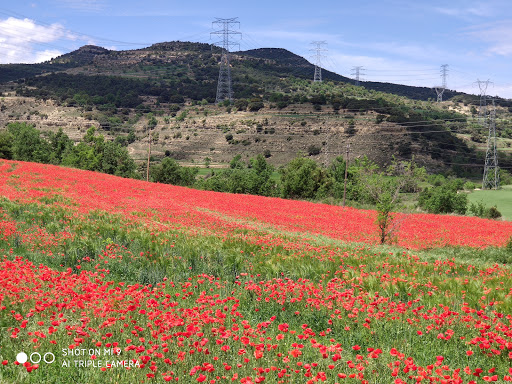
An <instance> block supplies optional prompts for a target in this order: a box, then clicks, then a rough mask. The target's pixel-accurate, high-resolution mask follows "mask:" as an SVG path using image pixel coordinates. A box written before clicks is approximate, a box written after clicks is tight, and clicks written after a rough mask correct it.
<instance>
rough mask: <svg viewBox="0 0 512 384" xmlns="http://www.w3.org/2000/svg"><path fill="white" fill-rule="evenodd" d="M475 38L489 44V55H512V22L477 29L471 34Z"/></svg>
mask: <svg viewBox="0 0 512 384" xmlns="http://www.w3.org/2000/svg"><path fill="white" fill-rule="evenodd" d="M469 35H471V36H472V37H473V38H475V39H478V40H482V41H484V42H486V43H488V44H489V47H488V49H487V53H489V54H495V55H500V56H511V55H512V40H511V39H510V36H511V35H512V20H507V21H502V22H499V23H494V24H492V25H491V24H490V25H486V26H481V27H475V28H474V30H473V31H471V32H469Z"/></svg>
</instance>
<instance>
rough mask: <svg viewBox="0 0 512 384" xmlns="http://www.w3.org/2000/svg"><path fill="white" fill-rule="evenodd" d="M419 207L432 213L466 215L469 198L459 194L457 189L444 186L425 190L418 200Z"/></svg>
mask: <svg viewBox="0 0 512 384" xmlns="http://www.w3.org/2000/svg"><path fill="white" fill-rule="evenodd" d="M418 204H419V206H420V207H421V208H422V209H424V210H426V211H427V212H430V213H458V214H461V215H464V214H465V213H466V210H467V204H468V197H467V196H466V194H464V193H457V190H455V188H453V187H450V186H447V185H444V186H441V187H434V188H425V189H424V190H423V191H422V192H421V193H420V196H419V199H418Z"/></svg>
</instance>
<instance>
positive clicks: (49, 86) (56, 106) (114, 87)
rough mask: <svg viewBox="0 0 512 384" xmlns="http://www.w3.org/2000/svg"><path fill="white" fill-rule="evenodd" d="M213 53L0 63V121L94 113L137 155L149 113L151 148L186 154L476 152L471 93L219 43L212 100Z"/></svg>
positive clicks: (197, 48) (46, 121)
mask: <svg viewBox="0 0 512 384" xmlns="http://www.w3.org/2000/svg"><path fill="white" fill-rule="evenodd" d="M221 54H222V52H221V50H220V49H219V48H217V47H213V46H211V45H209V44H202V43H191V42H180V41H174V42H164V43H157V44H153V45H151V46H149V47H146V48H142V49H134V50H126V51H113V50H107V49H105V48H101V47H97V46H92V45H87V46H84V47H82V48H80V49H78V50H76V51H73V52H70V53H67V54H65V55H62V56H60V57H57V58H54V59H52V60H50V61H48V62H46V63H42V64H34V65H3V66H0V80H2V82H3V83H4V85H3V88H4V90H5V91H7V92H5V94H6V95H10V96H11V98H6V100H5V101H4V103H3V104H2V107H1V111H0V125H2V124H6V123H8V122H10V121H14V120H15V121H27V122H30V123H32V124H35V125H36V127H38V128H40V129H41V130H55V129H57V128H58V127H63V129H64V130H65V131H66V133H67V134H68V135H69V136H70V137H74V138H80V137H82V136H83V135H84V133H85V131H86V128H87V127H88V126H90V125H94V126H96V127H98V128H99V129H100V130H101V132H102V133H103V134H104V135H106V136H107V137H108V138H110V139H112V140H114V139H116V140H120V142H121V143H123V144H124V145H128V147H129V149H130V151H131V153H132V155H133V156H134V157H135V158H136V159H138V160H140V161H143V159H144V158H145V157H147V156H146V155H145V153H146V145H147V140H148V136H147V126H148V123H149V122H150V121H151V122H153V123H155V122H156V126H154V133H157V134H158V135H154V136H153V138H154V137H155V136H156V137H157V140H156V143H155V145H154V146H153V152H152V153H153V156H156V157H158V156H164V153H170V154H172V156H173V157H176V158H179V159H182V160H183V161H186V162H191V163H192V162H194V163H197V162H203V161H204V160H205V159H207V158H209V159H211V160H213V162H214V163H217V164H218V165H219V166H223V164H226V163H227V162H229V160H230V158H232V157H233V156H234V155H235V154H239V153H244V154H245V156H246V157H251V156H254V155H256V154H258V153H263V152H265V153H266V154H267V155H268V156H269V157H270V160H271V162H273V163H274V164H275V165H278V166H279V165H282V164H284V163H286V162H287V161H289V160H290V159H291V158H293V157H294V156H296V155H297V153H303V154H309V155H310V156H312V157H313V158H315V159H316V160H317V161H321V162H323V163H325V164H327V163H329V162H330V161H332V159H333V158H334V157H336V156H339V155H342V154H343V153H344V151H343V150H342V149H340V148H343V147H344V146H346V144H347V143H351V145H352V151H353V153H352V155H353V156H354V157H358V156H359V157H361V156H364V155H366V156H368V157H370V158H371V159H372V160H374V161H376V162H378V163H379V164H381V165H385V164H389V162H390V161H391V159H392V157H393V156H396V157H397V158H403V159H410V158H411V157H412V156H414V157H415V158H416V159H417V160H418V161H419V162H420V163H421V164H423V165H426V166H427V167H429V169H431V170H442V169H446V168H447V167H451V168H456V171H457V172H459V173H460V172H471V171H474V170H475V169H477V170H478V168H475V167H479V166H481V164H482V163H483V160H482V157H483V155H482V154H481V151H482V150H485V135H486V132H484V131H485V130H484V129H482V127H481V126H479V125H478V122H477V121H476V114H475V113H476V110H475V109H474V108H473V109H471V107H472V106H473V107H474V106H475V103H476V105H478V99H474V96H472V95H466V94H463V93H458V92H452V91H448V90H447V91H446V92H445V98H449V97H452V99H453V101H445V102H443V103H440V104H438V103H433V102H432V101H431V100H432V99H433V98H434V96H435V92H434V91H433V90H432V89H429V88H425V87H410V86H405V85H397V84H389V83H376V82H361V84H362V86H358V87H356V86H355V85H354V84H353V83H354V81H353V80H351V79H348V78H346V77H343V76H340V75H338V74H336V73H333V72H330V71H327V70H322V77H323V80H324V81H323V82H321V83H313V82H312V81H311V80H312V77H313V73H314V65H313V64H311V63H309V62H308V61H307V60H306V59H304V58H303V57H300V56H298V55H296V54H294V53H292V52H290V51H287V50H285V49H280V48H262V49H255V50H249V51H240V52H232V53H230V67H231V77H232V80H233V92H234V97H235V103H234V105H233V106H230V107H229V106H227V105H214V102H215V97H216V90H217V81H218V76H219V62H220V58H221ZM12 80H15V83H6V81H12ZM13 91H15V92H16V96H14V94H13ZM500 103H503V104H504V105H503V106H502V107H501V109H500V110H499V112H500V115H499V116H500V124H501V126H499V127H498V132H500V134H501V133H504V136H502V137H503V138H504V140H509V139H508V138H507V136H506V135H509V136H510V138H511V139H512V124H511V123H510V114H507V113H509V112H510V111H509V112H507V109H506V107H512V105H510V106H507V105H506V103H507V101H504V100H500ZM149 112H151V115H150V114H148V113H149ZM152 119H153V120H152ZM153 123H151V124H153ZM455 133H456V134H455ZM388 135H389V136H388ZM390 138H392V139H391V140H389V139H390ZM508 143H509V142H508V141H503V142H501V144H500V145H508ZM479 152H480V153H479ZM507 161H508V160H506V159H505V160H504V163H505V164H507ZM468 164H469V166H468ZM501 164H503V163H501ZM459 165H460V166H459ZM511 165H512V161H511Z"/></svg>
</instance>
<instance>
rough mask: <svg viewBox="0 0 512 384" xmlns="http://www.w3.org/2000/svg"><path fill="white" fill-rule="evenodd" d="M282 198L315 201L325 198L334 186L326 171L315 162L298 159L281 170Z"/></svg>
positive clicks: (302, 158)
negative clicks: (314, 199)
mask: <svg viewBox="0 0 512 384" xmlns="http://www.w3.org/2000/svg"><path fill="white" fill-rule="evenodd" d="M280 174H281V183H282V192H281V194H282V196H283V197H285V198H300V199H313V198H316V197H325V196H326V195H327V193H328V191H329V190H330V188H331V186H332V179H331V177H330V176H329V174H328V173H327V172H326V170H324V169H322V168H320V167H319V166H318V165H317V164H316V163H315V161H313V160H311V159H308V158H304V157H297V158H295V159H293V160H292V161H291V162H289V163H288V164H287V165H286V167H284V168H282V169H281V170H280Z"/></svg>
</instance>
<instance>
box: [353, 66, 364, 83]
mask: <svg viewBox="0 0 512 384" xmlns="http://www.w3.org/2000/svg"><path fill="white" fill-rule="evenodd" d="M363 70H364V68H363V67H361V66H359V67H354V68H352V76H354V79H355V81H356V87H359V80H360V78H359V76H360V75H364V73H362V71H363Z"/></svg>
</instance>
